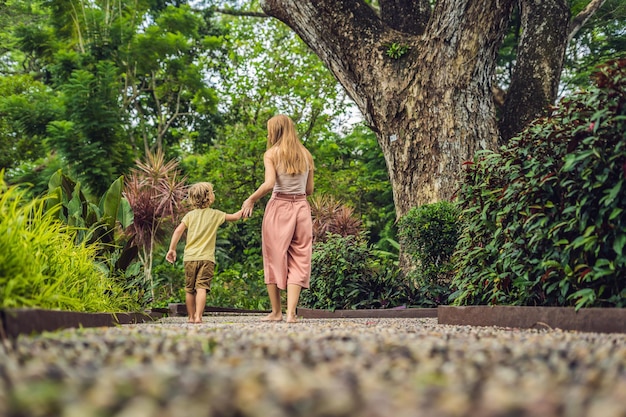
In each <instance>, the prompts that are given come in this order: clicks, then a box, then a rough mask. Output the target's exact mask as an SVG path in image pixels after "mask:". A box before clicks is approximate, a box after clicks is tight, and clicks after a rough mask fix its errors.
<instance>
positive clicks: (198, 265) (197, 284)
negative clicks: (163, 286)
mask: <svg viewBox="0 0 626 417" xmlns="http://www.w3.org/2000/svg"><path fill="white" fill-rule="evenodd" d="M183 267H184V268H185V292H187V293H189V294H195V293H196V289H197V288H203V289H205V290H207V292H208V291H209V290H210V289H211V281H212V280H213V271H214V270H215V264H214V263H213V262H211V261H184V262H183Z"/></svg>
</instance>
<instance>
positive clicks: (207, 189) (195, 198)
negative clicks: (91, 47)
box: [187, 182, 215, 209]
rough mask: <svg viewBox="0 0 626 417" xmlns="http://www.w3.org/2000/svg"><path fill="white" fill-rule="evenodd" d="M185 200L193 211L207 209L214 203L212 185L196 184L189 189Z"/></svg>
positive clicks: (208, 183)
mask: <svg viewBox="0 0 626 417" xmlns="http://www.w3.org/2000/svg"><path fill="white" fill-rule="evenodd" d="M187 200H189V204H191V206H192V207H193V208H195V209H203V208H207V207H209V206H210V205H211V204H213V201H215V195H214V194H213V184H211V183H210V182H198V183H195V184H194V185H192V186H191V187H189V191H188V192H187Z"/></svg>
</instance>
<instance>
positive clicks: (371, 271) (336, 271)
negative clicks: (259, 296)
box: [300, 234, 402, 310]
mask: <svg viewBox="0 0 626 417" xmlns="http://www.w3.org/2000/svg"><path fill="white" fill-rule="evenodd" d="M396 280H397V267H396V266H395V265H394V264H393V263H392V262H388V261H384V260H383V261H380V260H379V259H378V258H376V256H375V255H374V253H373V252H372V250H371V249H370V248H369V247H368V245H367V241H366V239H365V238H364V237H363V236H362V235H348V236H340V235H336V234H329V235H327V237H326V240H325V241H323V242H318V243H316V244H315V246H314V248H313V257H312V260H311V284H310V288H309V290H305V291H303V292H302V296H301V297H300V304H301V305H302V306H303V307H308V308H319V309H327V310H335V309H355V308H388V307H393V306H396V305H398V303H399V300H400V298H401V297H402V294H401V292H400V285H399V284H398V283H397V281H396Z"/></svg>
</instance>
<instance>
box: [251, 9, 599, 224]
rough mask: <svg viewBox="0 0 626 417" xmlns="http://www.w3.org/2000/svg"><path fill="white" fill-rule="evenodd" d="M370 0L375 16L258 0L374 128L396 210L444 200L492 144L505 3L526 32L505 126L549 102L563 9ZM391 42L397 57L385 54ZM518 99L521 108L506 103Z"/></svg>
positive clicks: (561, 42)
mask: <svg viewBox="0 0 626 417" xmlns="http://www.w3.org/2000/svg"><path fill="white" fill-rule="evenodd" d="M594 2H602V0H594ZM379 4H380V9H381V10H380V16H379V15H378V14H377V13H376V12H375V11H374V10H373V9H372V8H370V6H368V5H367V4H366V3H365V2H364V1H362V0H264V1H262V2H261V6H262V8H263V10H264V11H265V12H266V13H267V14H268V15H270V16H274V17H276V18H278V19H279V20H281V21H283V22H284V23H286V24H287V25H288V26H290V27H291V28H292V29H293V30H294V31H295V32H296V33H297V34H298V35H299V36H300V37H301V38H302V39H303V40H304V42H306V43H307V44H308V45H309V46H310V47H311V49H312V50H313V51H314V52H315V53H316V54H317V55H318V56H319V57H320V58H321V59H322V61H323V62H324V63H325V64H326V65H327V66H328V68H329V69H330V70H331V71H332V73H333V74H334V75H335V76H336V78H337V79H338V80H339V82H340V83H341V84H342V85H343V87H344V88H345V89H346V91H347V92H348V94H349V95H350V96H351V98H352V99H353V100H354V101H355V103H356V104H357V106H358V107H359V109H360V110H361V112H362V114H363V115H364V117H365V119H366V121H367V123H368V124H369V125H370V127H371V128H372V129H373V130H374V131H375V132H376V134H377V135H378V141H379V144H380V146H381V147H382V149H383V153H384V155H385V159H386V162H387V166H388V170H389V174H390V178H391V184H392V187H393V195H394V201H395V205H396V214H397V216H401V215H403V214H404V213H406V212H407V211H408V210H409V209H410V208H411V207H414V206H418V205H422V204H425V203H431V202H434V201H439V200H444V199H451V198H453V196H454V194H455V192H456V191H457V187H458V180H459V177H460V172H461V166H462V164H463V162H465V161H467V160H471V159H472V158H473V157H474V155H475V152H476V151H477V150H479V149H485V148H491V149H493V148H495V147H496V146H497V144H498V139H499V137H500V132H499V127H498V120H497V117H496V109H495V106H494V101H493V95H492V87H493V86H492V82H493V79H494V70H495V62H496V57H497V52H498V49H499V47H500V44H501V42H502V39H503V37H504V35H505V34H506V32H507V30H508V28H509V25H508V23H509V19H510V16H511V13H512V11H513V9H514V8H515V7H516V6H519V8H520V10H521V12H522V15H523V18H524V29H525V30H526V31H527V33H526V34H525V35H523V36H522V37H521V44H520V47H519V56H518V60H517V61H518V62H517V65H518V66H519V70H516V72H515V76H514V77H513V83H512V87H513V90H512V93H513V94H514V95H515V96H514V97H513V96H511V95H510V94H509V97H508V98H507V101H506V103H505V109H507V110H506V115H507V117H506V122H505V123H504V126H506V127H507V129H508V131H507V136H510V135H511V132H513V131H517V130H519V129H520V127H521V126H523V125H524V124H525V123H528V121H529V119H530V118H531V117H533V116H534V115H537V114H540V112H541V111H544V109H545V108H546V104H547V103H549V102H550V101H551V100H552V101H553V100H554V98H555V94H556V85H557V82H558V76H559V74H560V71H561V63H562V59H563V51H564V49H565V45H566V42H567V31H566V30H564V28H567V27H568V24H567V22H568V18H569V11H568V10H567V7H565V0H519V1H517V0H438V1H437V2H436V5H435V7H434V8H433V9H431V7H430V0H380V1H379ZM531 31H532V33H531ZM564 34H565V36H564ZM544 37H549V38H550V42H542V39H543V38H544ZM402 47H406V48H408V49H407V51H406V53H405V54H404V55H402V54H401V53H396V54H392V55H393V56H389V54H388V51H391V50H395V51H396V52H397V51H401V49H402ZM549 53H551V54H552V55H549ZM544 77H547V79H545V80H544ZM531 81H532V82H531ZM521 105H524V106H527V108H526V109H524V112H519V113H516V112H514V111H513V110H514V109H515V108H516V106H521ZM517 109H518V110H519V107H518V108H517Z"/></svg>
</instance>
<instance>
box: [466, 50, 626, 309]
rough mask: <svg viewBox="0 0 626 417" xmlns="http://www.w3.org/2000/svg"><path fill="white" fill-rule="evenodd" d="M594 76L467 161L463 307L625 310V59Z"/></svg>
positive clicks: (611, 64) (604, 68)
mask: <svg viewBox="0 0 626 417" xmlns="http://www.w3.org/2000/svg"><path fill="white" fill-rule="evenodd" d="M594 79H595V83H596V86H595V87H594V88H591V89H590V90H589V91H587V92H582V93H579V94H577V95H575V96H573V97H572V98H569V99H565V100H563V101H562V102H561V103H560V105H559V107H558V108H556V109H555V110H554V112H553V114H552V115H551V116H550V117H549V118H546V119H542V120H538V121H536V122H535V123H533V124H532V125H531V126H530V127H528V128H527V129H526V130H525V131H524V132H522V134H520V135H519V136H518V137H517V138H514V139H513V140H512V141H511V143H510V144H509V145H508V146H506V147H504V148H502V149H501V151H500V153H494V152H484V153H482V154H480V155H477V158H476V160H475V161H474V163H471V164H469V165H468V169H467V172H466V176H465V180H464V182H463V184H462V188H461V192H460V194H459V202H460V205H461V207H462V209H463V217H464V222H465V224H466V227H465V229H464V231H463V233H462V236H461V239H460V242H459V246H458V252H457V255H458V259H459V263H458V273H457V275H456V277H455V280H454V284H455V286H456V287H457V288H458V291H457V293H455V294H454V297H455V298H456V299H455V303H456V304H513V305H546V306H569V305H574V306H576V308H581V307H593V306H616V307H624V306H626V281H624V278H623V277H624V272H625V271H626V256H625V255H626V254H625V250H624V249H625V248H626V216H624V215H623V214H624V207H626V187H624V182H625V181H626V60H619V61H614V62H611V63H610V64H609V65H606V66H604V67H603V68H602V69H601V70H600V71H599V72H598V73H597V74H596V75H595V77H594Z"/></svg>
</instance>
